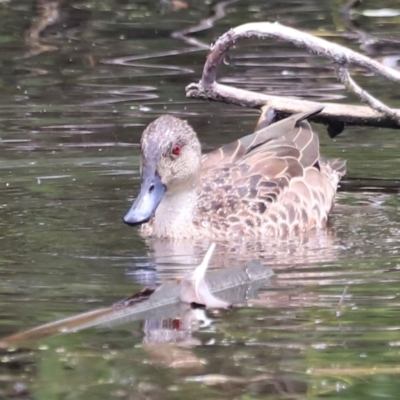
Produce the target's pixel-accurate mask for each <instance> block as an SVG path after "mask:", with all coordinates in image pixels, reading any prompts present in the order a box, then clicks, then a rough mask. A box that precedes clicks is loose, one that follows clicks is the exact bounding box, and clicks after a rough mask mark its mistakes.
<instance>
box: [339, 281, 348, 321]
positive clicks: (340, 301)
mask: <svg viewBox="0 0 400 400" xmlns="http://www.w3.org/2000/svg"><path fill="white" fill-rule="evenodd" d="M348 289H349V287H348V286H345V287H344V289H343V293H342V296H341V297H340V300H339V303H338V305H337V307H336V316H337V317H340V314H341V309H342V307H343V303H344V299H345V297H346V294H347V290H348Z"/></svg>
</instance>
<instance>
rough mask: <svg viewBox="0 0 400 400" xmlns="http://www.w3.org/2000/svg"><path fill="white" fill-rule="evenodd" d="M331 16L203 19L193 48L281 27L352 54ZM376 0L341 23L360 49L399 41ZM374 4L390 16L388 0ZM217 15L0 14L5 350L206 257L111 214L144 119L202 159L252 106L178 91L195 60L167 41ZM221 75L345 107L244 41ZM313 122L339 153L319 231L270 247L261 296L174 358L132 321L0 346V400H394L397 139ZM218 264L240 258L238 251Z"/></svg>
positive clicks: (314, 77) (126, 197) (317, 4)
mask: <svg viewBox="0 0 400 400" xmlns="http://www.w3.org/2000/svg"><path fill="white" fill-rule="evenodd" d="M220 6H221V4H220ZM341 6H342V2H340V1H336V0H331V1H324V2H322V1H318V0H307V1H298V2H293V1H289V0H288V1H279V2H278V1H268V2H265V1H257V0H250V1H236V2H231V3H230V4H226V7H225V16H224V15H223V14H224V13H222V15H221V17H222V18H220V19H216V18H213V19H215V22H214V26H211V27H210V28H209V29H206V30H204V31H201V32H198V33H195V34H193V35H191V37H193V38H195V39H197V41H199V42H201V43H202V44H203V45H208V44H209V43H210V42H212V41H213V40H215V38H216V37H218V35H220V34H222V33H223V32H225V31H226V30H227V29H229V28H230V27H232V26H235V25H238V24H241V23H244V22H248V21H263V20H269V21H274V20H277V19H278V20H279V21H280V22H281V23H284V24H287V25H290V26H293V27H297V28H300V29H306V30H309V31H311V32H314V33H317V34H320V35H322V36H325V37H327V38H330V39H332V40H335V41H337V42H339V43H346V44H347V45H349V46H351V47H352V48H354V49H359V44H358V42H357V39H356V37H355V35H354V34H353V33H352V34H350V33H349V31H348V30H346V29H345V27H346V24H345V22H344V20H343V19H342V18H341V16H340V13H339V8H340V7H341ZM376 7H377V5H376V2H374V1H372V0H371V1H366V2H364V3H363V6H362V8H360V10H359V13H360V14H357V15H355V16H354V17H355V18H356V20H357V22H358V23H359V24H360V25H361V27H362V29H364V30H365V31H366V32H368V33H370V34H372V35H374V36H375V37H378V38H386V39H398V37H399V33H400V28H399V26H400V25H399V18H400V17H399V16H396V15H395V16H392V17H389V16H380V17H378V16H376V17H368V16H366V15H363V14H362V12H363V11H365V10H367V9H375V8H376ZM379 7H380V8H390V9H395V10H396V7H397V11H399V8H398V3H397V2H396V1H389V0H387V1H382V2H380V3H379ZM174 8H175V9H174ZM223 8H224V7H222V9H223ZM214 14H215V8H214V5H213V4H210V2H206V1H194V0H193V1H187V0H186V1H174V2H168V1H136V2H128V1H124V0H115V1H111V0H110V1H107V0H106V1H100V0H99V1H70V2H60V3H58V2H56V1H54V2H50V1H48V2H42V3H39V2H38V3H35V4H34V3H32V2H28V1H22V0H13V1H11V2H2V3H1V4H0V21H1V23H0V43H1V49H2V51H1V52H0V63H1V77H0V89H1V91H0V171H1V173H0V187H1V200H0V227H1V231H0V239H1V240H0V249H1V252H0V305H1V308H0V313H1V316H0V335H1V336H2V337H3V336H6V335H9V334H12V333H15V332H17V331H21V330H24V329H28V328H30V327H33V326H36V325H38V324H42V323H45V322H49V321H53V320H56V319H58V318H62V317H66V316H69V315H73V314H75V313H78V312H83V311H88V310H91V309H95V308H99V307H102V306H107V305H110V304H112V303H114V302H115V301H118V300H119V299H121V298H123V297H125V296H127V295H129V294H131V293H134V292H136V291H138V290H140V289H141V287H142V286H143V285H147V286H155V285H157V284H159V283H161V282H165V281H167V280H169V279H171V278H175V277H179V276H181V275H182V274H184V273H185V272H186V271H187V270H188V269H189V268H190V267H192V266H193V265H194V264H196V263H198V262H199V261H200V260H201V258H202V256H203V254H204V249H205V248H206V245H205V244H201V243H200V244H197V245H196V246H194V247H190V246H189V247H188V246H184V247H176V248H171V247H168V246H166V245H165V244H164V243H153V242H145V241H144V240H143V239H142V238H141V237H140V236H139V234H138V231H137V230H136V229H134V228H129V227H127V226H124V224H123V223H122V221H121V218H122V216H123V215H124V213H125V212H126V210H127V208H128V207H129V205H130V202H131V201H132V199H133V198H134V195H135V193H136V192H137V186H138V150H137V144H138V140H139V138H140V135H141V132H142V130H143V127H144V126H145V125H146V124H148V123H149V122H150V121H151V120H153V119H154V118H155V117H157V116H159V115H160V114H162V113H165V112H169V113H174V114H177V115H179V116H182V117H185V118H187V119H188V120H189V121H190V122H191V123H192V124H193V126H194V127H195V128H196V130H197V131H198V132H199V134H200V138H201V141H202V143H203V146H204V148H205V149H212V148H215V147H217V146H218V145H220V144H222V143H226V142H227V141H230V140H232V139H233V138H237V137H238V136H240V135H243V134H245V133H249V132H251V130H252V128H253V127H254V124H255V122H256V120H257V112H256V111H253V110H245V109H238V108H235V107H233V106H229V105H221V104H211V103H206V102H196V101H189V100H187V99H186V98H185V91H184V87H185V86H186V85H187V84H188V83H190V82H193V81H197V80H198V79H199V77H200V74H201V70H202V66H203V63H204V60H205V56H206V51H205V50H204V46H203V47H201V43H200V44H199V46H195V45H194V44H193V43H187V42H185V41H184V40H182V39H180V38H179V36H180V35H179V34H178V35H176V34H175V37H177V36H178V38H173V37H171V35H172V33H173V32H176V31H177V30H183V29H188V28H190V27H192V26H195V25H197V24H198V23H199V21H201V20H202V19H204V18H209V17H210V16H211V17H213V15H214ZM364 14H368V13H364ZM394 14H396V13H394ZM46 25H48V26H47V27H46ZM399 53H400V50H399V48H397V49H396V46H389V47H388V48H384V49H381V52H380V56H385V60H392V61H393V60H395V61H396V60H397V56H398V55H399ZM227 63H228V64H229V65H226V66H224V68H223V71H221V73H220V80H221V81H223V82H225V83H232V84H235V85H236V86H239V87H245V88H249V89H251V90H268V91H271V92H274V93H276V94H283V95H298V96H300V97H303V98H312V99H315V100H323V101H341V102H354V103H356V102H357V100H356V99H354V98H353V97H352V96H349V95H348V94H347V92H346V91H345V89H344V88H343V87H342V86H341V85H340V84H338V83H337V81H336V80H335V77H334V72H333V71H332V69H331V68H330V63H329V62H328V61H326V60H323V59H320V58H317V57H316V56H313V55H309V54H307V53H305V52H303V51H300V50H298V49H294V48H293V47H292V46H290V45H287V44H284V43H274V42H271V41H266V42H262V43H243V44H242V45H240V46H238V48H237V49H236V50H235V51H234V52H233V53H232V54H231V55H230V58H229V60H227ZM355 78H356V80H357V82H359V83H360V84H362V85H364V86H365V87H366V88H367V89H369V90H371V92H373V93H374V95H376V96H378V97H380V98H381V99H382V100H384V101H386V102H387V103H388V104H391V105H396V104H398V99H399V95H398V88H397V87H396V85H394V84H390V83H388V82H386V81H384V80H383V79H380V78H377V77H373V76H371V75H370V74H363V73H361V71H358V73H356V74H355ZM317 129H319V131H320V132H321V143H322V151H323V153H324V154H325V155H326V156H329V157H341V158H346V159H347V160H348V174H347V176H346V179H345V181H344V182H343V185H342V189H341V192H340V194H339V196H338V204H337V206H336V208H335V210H334V213H333V228H332V230H331V231H330V232H328V233H326V234H321V235H319V236H318V237H315V238H311V239H310V241H309V242H308V243H306V244H304V245H303V246H302V247H301V248H299V246H298V244H296V243H295V244H287V243H286V244H282V247H280V248H277V247H276V246H274V245H273V244H271V246H270V247H268V246H267V248H266V250H265V251H264V253H263V254H262V255H261V256H262V262H263V263H265V264H266V265H270V266H272V267H275V272H276V277H275V278H274V280H273V281H272V282H271V283H270V285H268V286H266V287H265V288H263V289H262V290H261V291H260V292H259V296H258V298H257V299H253V300H251V301H250V302H249V304H247V305H245V306H243V307H238V308H235V309H234V310H233V311H220V310H214V311H207V312H206V315H207V318H209V319H211V321H208V323H204V324H203V325H204V326H202V327H197V328H196V329H193V330H194V332H193V333H191V332H189V333H188V336H189V338H187V340H185V341H184V342H183V344H182V343H181V345H177V344H168V343H167V344H166V343H151V340H150V341H149V340H148V337H147V336H146V335H145V333H144V332H148V331H150V330H151V324H156V325H157V321H156V322H154V321H153V322H152V321H151V320H148V321H143V322H138V323H134V324H128V325H120V326H118V327H116V328H114V329H105V328H103V329H100V330H96V329H89V330H86V331H82V332H79V333H77V334H69V335H61V336H56V337H54V338H50V339H43V340H41V341H39V342H35V343H34V344H30V345H27V346H26V347H24V348H23V349H18V350H15V351H5V352H4V354H3V355H1V358H0V362H1V363H0V396H1V397H2V398H35V399H47V398H49V399H50V398H51V399H53V398H63V399H91V398H93V399H103V398H104V399H109V398H129V399H136V398H140V399H159V398H167V399H183V398H188V397H189V396H192V397H193V396H196V398H207V399H208V398H210V399H216V398H227V399H253V398H254V399H257V398H320V397H324V398H329V399H339V398H340V399H356V398H397V397H398V392H399V389H400V384H399V380H398V375H399V373H400V367H399V348H400V336H399V330H400V313H399V305H400V278H399V276H400V275H399V269H400V217H399V213H398V209H399V206H400V203H399V196H398V186H399V183H398V182H399V181H400V155H399V154H400V141H399V139H398V135H399V133H398V132H397V131H391V130H384V129H372V128H351V129H350V128H349V129H347V130H346V131H345V132H344V133H343V134H342V135H340V136H338V137H337V138H336V139H335V140H331V139H329V138H328V137H327V135H326V134H325V133H324V128H323V127H321V126H319V127H317ZM252 256H254V254H252ZM220 258H221V257H220ZM220 258H219V257H218V255H217V257H216V258H215V261H214V263H213V267H214V268H217V267H218V266H220V264H219V261H218V260H219V259H220ZM223 258H224V261H225V263H226V264H229V263H240V262H241V260H242V259H243V260H244V259H245V258H247V255H242V256H239V257H238V256H237V255H233V254H231V256H230V257H228V258H226V257H225V256H224V257H223ZM343 294H344V296H342V295H343ZM200 318H201V319H205V317H204V315H203V316H201V317H200Z"/></svg>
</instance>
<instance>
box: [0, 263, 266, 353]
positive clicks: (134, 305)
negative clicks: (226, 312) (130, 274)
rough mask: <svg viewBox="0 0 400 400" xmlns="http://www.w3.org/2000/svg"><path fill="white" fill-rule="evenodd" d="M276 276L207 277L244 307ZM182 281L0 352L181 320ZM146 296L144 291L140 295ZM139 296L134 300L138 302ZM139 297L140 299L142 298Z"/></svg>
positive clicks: (28, 336)
mask: <svg viewBox="0 0 400 400" xmlns="http://www.w3.org/2000/svg"><path fill="white" fill-rule="evenodd" d="M272 275H273V272H272V270H271V269H270V268H268V267H265V266H263V265H261V264H260V263H258V262H250V263H249V264H248V265H246V266H243V267H234V268H227V269H224V270H220V271H213V272H210V273H208V274H207V276H206V283H207V285H208V289H209V291H210V293H212V294H214V295H216V296H218V298H220V299H222V300H224V301H226V302H229V303H230V304H238V303H245V302H246V301H247V300H248V299H251V298H254V297H255V296H256V294H257V292H258V289H259V288H260V287H261V286H263V285H265V284H266V282H267V281H268V279H269V278H271V276H272ZM182 281H184V280H179V281H178V280H176V281H172V282H168V283H166V284H164V285H162V286H160V287H159V288H158V289H157V290H156V291H155V292H154V293H153V294H151V295H150V296H149V298H148V299H147V300H144V301H142V302H135V301H133V302H131V301H126V302H125V303H124V302H118V303H117V304H116V305H115V306H112V307H107V308H103V309H99V310H94V311H89V312H86V313H83V314H79V315H75V316H72V317H70V318H65V319H62V320H59V321H55V322H51V323H48V324H45V325H42V326H39V327H36V328H33V329H30V330H28V331H25V332H21V333H17V334H15V335H12V336H8V337H6V338H3V339H1V340H0V348H3V349H6V348H8V347H9V346H11V345H12V346H15V345H19V344H21V343H24V342H27V341H34V340H39V339H43V338H46V337H50V336H54V335H58V334H62V333H72V332H77V331H80V330H83V329H88V328H94V327H113V326H116V325H120V324H123V323H129V322H132V321H139V320H145V319H157V318H160V319H163V318H172V319H174V318H179V316H180V315H182V313H183V312H186V310H187V308H188V307H189V308H190V305H188V304H183V303H182V302H181V301H180V297H181V293H182V285H181V283H182ZM140 293H141V294H143V291H142V292H140ZM137 297H138V296H132V298H135V299H136V298H137ZM139 297H140V296H139Z"/></svg>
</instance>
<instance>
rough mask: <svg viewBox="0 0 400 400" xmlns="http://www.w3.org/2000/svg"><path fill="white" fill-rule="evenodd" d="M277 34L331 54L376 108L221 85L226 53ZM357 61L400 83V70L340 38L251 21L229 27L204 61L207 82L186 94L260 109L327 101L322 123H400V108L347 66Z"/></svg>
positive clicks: (293, 109) (301, 107) (297, 108)
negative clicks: (358, 79)
mask: <svg viewBox="0 0 400 400" xmlns="http://www.w3.org/2000/svg"><path fill="white" fill-rule="evenodd" d="M252 38H257V39H265V38H273V39H278V40H284V41H287V42H291V43H293V44H294V45H295V46H297V47H302V48H306V49H307V50H309V51H310V52H313V53H317V54H321V55H325V56H326V57H328V58H329V59H331V60H332V61H333V62H334V63H335V64H336V65H338V68H339V71H340V79H341V80H342V82H344V83H346V84H347V85H348V87H349V88H351V89H352V91H353V92H354V93H356V94H357V95H358V96H359V97H360V98H361V99H362V101H364V102H365V103H367V104H369V105H370V106H371V108H372V109H371V108H368V107H363V106H352V105H340V104H335V103H316V102H312V101H305V100H300V99H294V98H288V97H282V96H272V95H267V94H264V93H256V92H252V91H248V90H243V89H238V88H235V87H231V86H226V85H221V84H219V83H217V82H216V77H217V71H218V67H219V66H220V64H221V63H222V61H223V59H224V57H225V54H226V52H227V51H228V50H229V49H230V48H231V47H233V46H234V45H235V44H236V43H237V42H238V41H240V40H243V39H252ZM351 66H357V67H361V68H363V69H366V70H368V71H372V72H374V73H375V74H378V75H381V76H383V77H385V78H387V79H389V80H392V81H394V82H399V83H400V72H399V71H396V70H394V69H392V68H389V67H386V66H384V65H382V64H381V63H379V62H378V61H376V60H373V59H370V58H369V57H367V56H364V55H362V54H359V53H357V52H355V51H353V50H350V49H347V48H345V47H343V46H340V45H338V44H335V43H331V42H328V41H326V40H324V39H321V38H318V37H315V36H313V35H311V34H308V33H305V32H301V31H298V30H296V29H293V28H289V27H287V26H283V25H281V24H279V23H277V22H275V23H270V22H261V23H249V24H244V25H241V26H238V27H236V28H234V29H231V30H229V31H228V32H227V33H225V34H224V35H222V36H221V37H220V38H219V39H218V40H217V41H216V43H215V44H214V46H213V47H212V49H211V51H210V53H209V55H208V57H207V61H206V63H205V65H204V69H203V75H202V78H201V81H200V82H199V83H197V84H191V85H189V86H188V87H187V88H186V95H187V96H188V97H191V98H197V99H207V100H215V101H222V102H226V103H230V104H235V105H240V106H244V107H251V108H259V107H262V106H263V105H268V106H269V107H272V108H274V109H275V110H276V111H277V112H279V113H282V114H293V113H297V112H305V111H307V110H309V109H310V108H313V107H314V108H315V107H317V106H321V105H324V106H325V108H324V110H323V111H322V112H321V113H320V114H318V115H317V116H315V117H313V118H312V119H313V120H315V121H317V122H323V123H326V124H328V125H331V124H332V123H338V122H339V123H343V124H349V125H369V126H379V127H389V128H400V122H399V121H400V110H399V109H390V108H389V107H387V106H386V105H384V104H383V103H381V102H379V101H378V100H377V99H375V98H374V97H372V96H371V95H369V94H368V93H367V92H366V91H365V90H362V89H361V88H360V87H359V86H358V85H356V84H355V82H354V81H353V80H352V79H351V77H350V75H349V73H348V71H347V70H346V69H345V67H351Z"/></svg>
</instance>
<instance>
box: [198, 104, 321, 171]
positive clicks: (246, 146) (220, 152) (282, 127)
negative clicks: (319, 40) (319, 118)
mask: <svg viewBox="0 0 400 400" xmlns="http://www.w3.org/2000/svg"><path fill="white" fill-rule="evenodd" d="M322 109H323V107H320V108H317V109H313V110H312V111H309V112H306V113H300V114H294V115H292V116H290V117H288V118H285V119H283V120H281V121H278V122H276V123H274V124H272V125H268V126H267V127H265V128H262V129H260V130H257V131H256V132H254V133H252V134H250V135H247V136H244V137H242V138H240V139H238V140H236V141H234V142H231V143H229V144H226V145H225V146H222V147H220V148H219V149H216V150H214V151H212V152H210V153H207V154H205V155H204V156H203V159H202V167H203V169H207V168H210V167H211V168H215V167H217V166H218V165H219V166H223V165H224V164H233V163H235V162H238V161H239V160H240V159H242V158H243V157H244V156H245V155H246V154H248V153H250V152H252V151H253V150H254V149H256V148H257V147H259V146H260V145H262V144H265V143H267V142H269V141H271V140H274V139H278V138H279V139H282V140H287V141H289V142H296V143H297V147H298V148H299V149H301V148H303V147H304V146H305V145H306V144H307V143H308V141H309V140H310V135H305V134H304V132H303V133H302V130H303V128H304V127H305V126H304V124H303V126H301V122H302V121H304V120H306V119H307V118H309V117H310V116H312V115H315V114H318V113H319V112H320V111H321V110H322ZM307 124H308V123H307ZM258 125H260V123H259V124H258ZM296 127H297V128H298V130H297V131H296V130H295V128H296ZM306 128H308V129H309V130H310V131H311V129H310V128H309V125H307V127H306ZM300 133H302V134H301V135H300ZM311 133H312V132H311Z"/></svg>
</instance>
